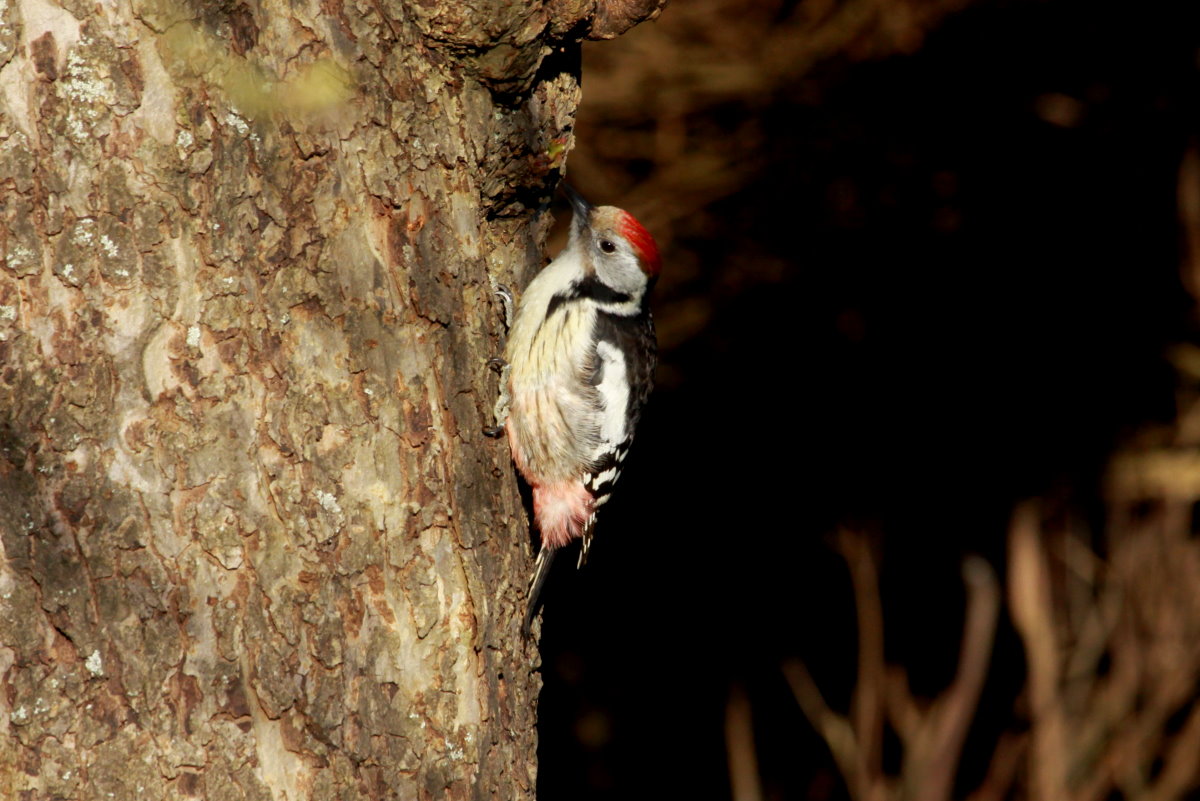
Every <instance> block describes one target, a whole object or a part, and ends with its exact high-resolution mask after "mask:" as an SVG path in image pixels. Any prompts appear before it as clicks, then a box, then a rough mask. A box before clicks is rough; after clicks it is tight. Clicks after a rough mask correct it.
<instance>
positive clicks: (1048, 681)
mask: <svg viewBox="0 0 1200 801" xmlns="http://www.w3.org/2000/svg"><path fill="white" fill-rule="evenodd" d="M1113 465H1114V466H1113V475H1112V481H1111V482H1110V484H1111V487H1112V490H1111V497H1112V507H1111V509H1110V520H1111V521H1112V524H1111V528H1110V532H1109V536H1108V537H1107V541H1106V543H1105V549H1106V550H1107V554H1108V556H1107V558H1106V559H1102V558H1101V557H1100V556H1099V555H1097V553H1096V552H1095V551H1093V549H1092V548H1091V547H1090V546H1089V545H1088V544H1087V542H1086V541H1085V538H1084V535H1083V533H1082V532H1081V531H1080V530H1078V529H1079V527H1078V526H1074V525H1072V524H1071V523H1069V522H1067V523H1061V524H1060V525H1057V526H1055V527H1054V528H1052V529H1051V528H1048V527H1047V526H1046V525H1045V523H1044V521H1043V520H1042V518H1041V516H1040V514H1039V510H1038V506H1037V504H1035V503H1032V502H1030V503H1026V504H1023V505H1022V506H1020V507H1019V508H1018V509H1017V510H1016V513H1015V514H1014V516H1013V522H1012V527H1011V531H1010V537H1009V542H1010V550H1009V565H1008V598H1009V609H1010V613H1011V615H1012V619H1013V622H1014V623H1015V625H1016V628H1017V631H1018V633H1019V634H1020V637H1021V641H1022V643H1023V645H1024V648H1025V657H1026V667H1027V684H1026V688H1025V692H1024V693H1023V696H1022V699H1021V704H1020V705H1021V707H1023V708H1024V710H1025V711H1024V715H1025V716H1026V717H1027V718H1028V723H1029V725H1028V729H1027V730H1025V731H1012V732H1008V733H1006V734H1005V735H1004V736H1002V737H1001V738H1000V739H999V742H998V744H997V746H996V748H995V751H994V752H993V755H992V759H991V767H990V769H989V771H988V773H987V776H986V778H985V779H984V781H983V783H982V785H981V786H980V787H979V788H978V789H977V790H976V791H975V792H974V793H973V794H972V795H971V799H972V801H999V800H1000V799H1004V798H1010V797H1016V798H1022V799H1030V800H1031V801H1066V800H1067V799H1070V801H1103V800H1104V799H1111V798H1122V799H1128V800H1129V801H1167V799H1178V798H1183V797H1185V796H1187V794H1188V793H1189V792H1192V791H1195V789H1196V788H1197V787H1198V786H1200V783H1198V778H1200V776H1198V772H1197V767H1198V761H1197V758H1196V755H1197V754H1200V704H1197V702H1196V696H1197V690H1198V689H1200V543H1198V542H1197V541H1196V540H1195V538H1194V537H1193V536H1192V535H1191V533H1190V530H1189V526H1188V525H1187V524H1188V523H1189V522H1190V514H1191V508H1192V504H1193V503H1196V502H1200V482H1195V481H1193V482H1192V483H1191V485H1190V486H1191V492H1190V494H1189V495H1188V496H1187V499H1185V500H1184V501H1183V503H1182V505H1180V503H1181V502H1180V497H1181V495H1180V490H1181V487H1180V486H1178V485H1177V484H1176V485H1173V486H1159V487H1157V488H1154V487H1153V486H1152V485H1153V481H1154V479H1153V478H1152V477H1153V476H1155V475H1158V476H1166V475H1168V473H1164V472H1161V471H1158V470H1156V468H1155V467H1154V458H1153V454H1142V455H1141V456H1137V455H1134V454H1124V455H1122V456H1121V457H1120V458H1118V459H1116V460H1115V461H1114V463H1113ZM1131 487H1136V488H1138V489H1137V490H1136V491H1135V492H1133V493H1132V494H1131V493H1130V492H1129V490H1130V488H1131ZM1171 497H1174V498H1175V500H1174V501H1172V500H1168V498H1171ZM1147 504H1150V505H1152V506H1153V511H1146V509H1147ZM837 544H838V550H839V551H840V552H841V554H842V555H843V557H844V558H845V559H846V562H847V564H848V565H849V566H850V574H851V577H852V582H853V586H854V597H855V603H856V605H857V608H858V626H859V666H858V679H857V683H856V686H855V688H854V692H853V698H852V701H851V713H850V714H849V715H848V716H847V715H842V714H839V713H838V712H835V711H834V710H833V709H832V708H831V707H830V705H829V703H828V702H827V701H826V699H825V697H824V695H823V694H822V692H821V690H820V688H819V687H818V686H817V683H816V682H815V681H814V680H813V678H812V676H811V675H810V674H809V672H808V670H807V668H805V666H804V664H803V663H801V662H799V661H792V662H789V663H787V664H786V665H785V666H784V675H785V676H786V678H787V681H788V683H789V685H790V686H791V688H792V691H793V693H794V694H795V697H796V700H797V702H798V703H799V705H800V707H801V709H802V710H803V712H804V715H805V717H807V718H808V720H809V721H810V722H811V723H812V725H813V727H814V728H815V729H816V730H817V732H818V733H819V734H820V735H821V737H822V738H823V739H824V740H825V742H826V743H827V744H828V746H829V749H830V752H831V754H832V755H833V758H834V762H835V763H836V764H837V767H838V769H839V771H840V772H841V774H842V776H843V778H844V780H845V782H846V787H847V791H848V793H849V795H850V797H851V798H852V799H855V801H888V800H889V799H920V801H943V800H944V799H950V798H951V797H952V794H953V791H954V787H955V779H956V776H957V774H958V768H959V760H960V758H961V756H962V753H963V744H964V741H965V739H966V736H967V732H968V730H969V728H970V725H971V722H972V719H973V718H974V715H975V711H976V707H977V704H978V701H979V697H980V693H981V691H982V688H983V683H984V679H985V678H986V676H987V671H988V665H989V663H990V661H991V652H992V645H993V642H994V637H995V631H996V622H997V618H998V616H999V611H1000V591H999V587H998V584H997V581H996V578H995V575H994V573H993V571H992V570H991V568H990V567H989V566H988V565H987V563H986V562H985V561H984V560H982V559H979V558H977V557H971V558H969V559H968V560H967V561H966V562H965V563H964V565H963V577H964V581H965V582H966V588H967V611H966V619H965V622H964V625H963V639H962V646H961V650H960V654H959V662H958V670H957V674H956V675H955V678H954V680H953V682H952V683H951V684H950V686H949V687H947V688H946V690H944V691H943V692H942V693H941V695H939V696H938V697H937V698H936V699H934V700H933V701H932V702H931V703H924V702H922V701H919V700H918V699H916V698H914V697H913V695H912V693H911V692H910V690H909V687H908V680H907V676H906V674H905V672H904V670H903V669H902V668H900V667H890V668H889V667H887V666H885V664H884V660H883V618H882V606H881V603H880V592H879V577H878V575H877V569H876V564H877V555H876V549H875V547H874V546H873V545H872V544H871V543H870V541H869V540H868V539H867V538H866V537H864V536H862V535H861V534H856V533H850V532H843V533H842V534H841V535H840V536H839V538H838V542H837ZM745 715H746V716H747V718H748V715H749V712H748V710H746V711H745ZM885 727H888V728H890V730H891V731H892V732H894V733H895V735H896V736H897V738H898V740H899V742H900V746H901V751H902V759H901V770H900V775H899V776H892V775H889V774H888V773H887V771H886V770H885V768H884V759H883V753H882V751H883V749H882V742H883V739H884V733H885ZM1014 782H1015V786H1014Z"/></svg>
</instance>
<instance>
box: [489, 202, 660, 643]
mask: <svg viewBox="0 0 1200 801" xmlns="http://www.w3.org/2000/svg"><path fill="white" fill-rule="evenodd" d="M563 186H564V189H565V191H566V194H567V197H568V199H569V200H570V203H571V207H572V212H573V217H572V220H571V229H570V236H569V239H568V241H567V247H566V249H564V250H563V251H562V252H561V253H560V254H559V255H558V257H557V258H555V259H554V260H553V261H552V262H550V264H549V265H547V266H546V267H545V268H544V269H543V270H542V271H541V272H540V273H538V275H537V276H536V277H534V279H533V280H532V281H530V282H529V285H528V286H527V287H526V288H525V292H524V293H523V295H522V297H521V298H520V302H519V303H518V304H517V310H516V315H515V318H514V319H513V321H512V325H511V328H510V330H509V337H508V343H507V346H506V347H505V351H504V356H505V358H504V362H506V365H505V366H504V368H503V370H502V376H503V377H502V380H501V387H502V390H501V399H500V400H499V401H498V402H497V407H496V419H497V423H498V426H497V428H494V429H490V430H489V431H490V433H493V434H494V435H497V436H498V435H499V434H500V433H501V428H500V427H499V426H501V425H502V426H503V429H502V430H503V432H505V433H507V435H508V443H509V448H510V449H511V451H512V458H513V462H514V463H515V464H516V466H517V469H518V470H519V471H520V473H521V475H522V476H524V478H525V480H526V482H528V484H529V486H530V488H531V489H532V490H533V517H534V523H535V525H536V527H537V529H538V531H539V533H540V535H541V549H540V551H539V552H538V556H537V562H536V563H535V566H534V572H533V577H532V579H531V580H530V584H529V601H528V606H527V608H526V613H525V623H524V627H523V628H524V631H525V633H526V634H528V633H529V627H530V624H531V623H532V622H533V617H534V615H535V614H536V612H537V601H538V596H539V595H540V593H541V590H542V585H543V584H544V583H545V581H546V576H547V575H549V572H550V565H551V563H552V562H553V560H554V555H555V553H556V552H557V551H558V549H559V548H561V547H563V546H564V545H566V544H567V543H569V542H570V541H571V540H574V539H579V540H581V547H580V553H579V564H580V565H582V564H583V562H584V560H585V559H586V558H587V553H588V549H589V548H590V547H591V543H592V530H593V528H594V526H595V523H596V511H597V510H598V509H599V508H600V507H601V506H603V505H604V503H605V502H606V501H607V500H608V498H609V494H610V493H611V492H612V488H613V485H614V484H616V482H617V478H618V477H619V476H620V474H621V466H622V463H623V462H624V460H625V455H626V453H627V452H628V450H629V446H630V443H632V441H633V434H634V429H635V428H636V427H637V422H638V418H639V416H640V415H641V411H642V407H643V405H644V404H645V402H646V399H647V397H649V395H650V391H651V389H652V387H653V382H654V365H655V361H656V358H657V350H658V346H657V342H656V340H655V336H654V320H653V318H652V317H651V315H650V307H649V303H648V301H649V294H650V290H651V289H652V288H653V287H654V284H655V281H656V280H657V279H658V274H659V270H660V268H661V266H662V263H661V261H660V259H659V255H658V247H657V246H656V245H655V243H654V238H653V237H652V236H650V234H649V233H648V232H647V231H646V229H645V228H643V227H642V225H641V223H639V222H638V221H637V220H636V219H634V218H633V216H632V215H631V214H629V213H628V212H626V211H623V210H621V209H618V208H614V207H612V206H600V207H594V206H592V205H591V204H589V203H588V202H587V201H586V200H584V199H583V198H582V197H581V196H580V195H579V194H578V193H577V192H575V191H574V190H573V189H571V188H570V187H568V186H566V185H565V184H564V185H563Z"/></svg>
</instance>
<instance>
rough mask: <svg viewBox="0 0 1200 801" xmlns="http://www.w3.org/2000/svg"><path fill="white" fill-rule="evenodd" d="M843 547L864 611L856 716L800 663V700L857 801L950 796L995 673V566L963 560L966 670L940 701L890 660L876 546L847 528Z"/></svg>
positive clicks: (791, 668) (793, 671) (789, 673)
mask: <svg viewBox="0 0 1200 801" xmlns="http://www.w3.org/2000/svg"><path fill="white" fill-rule="evenodd" d="M837 544H838V550H839V551H840V552H841V554H842V556H843V557H844V558H845V560H846V563H847V564H848V565H849V567H850V575H851V579H852V582H853V585H854V598H855V604H856V607H857V609H858V637H859V665H858V681H857V684H856V686H855V688H854V694H853V698H852V701H851V714H850V716H849V717H845V716H842V715H840V714H838V713H836V712H834V711H833V710H832V709H831V708H830V706H829V704H828V703H827V702H826V701H825V698H824V696H823V695H822V693H821V691H820V688H819V687H818V686H817V684H816V682H815V681H814V680H813V678H812V676H811V675H810V674H809V672H808V670H807V668H805V666H804V664H803V663H802V662H800V661H798V660H797V661H792V662H789V663H787V664H786V665H785V666H784V668H783V670H784V675H785V677H786V678H787V680H788V684H789V685H790V686H791V688H792V692H793V693H794V694H795V696H796V701H797V702H798V703H799V704H800V708H801V709H802V710H803V711H804V714H805V716H806V717H807V718H808V719H809V721H811V722H812V724H813V726H814V727H815V728H816V729H817V731H818V732H819V733H820V734H821V736H822V737H824V739H825V741H826V743H828V745H829V749H830V751H831V752H832V753H833V757H834V760H835V762H836V763H837V765H838V769H839V770H840V771H841V773H842V776H843V777H844V778H845V781H846V785H847V788H848V790H849V793H850V797H851V798H853V799H855V801H886V799H900V798H911V799H921V801H942V800H943V799H949V798H950V797H951V792H952V790H953V788H954V778H955V776H956V774H957V771H958V761H959V758H960V756H961V754H962V748H963V743H964V741H965V739H966V735H967V730H968V728H969V727H970V723H971V720H972V719H973V717H974V715H975V708H976V705H977V704H978V702H979V695H980V692H981V691H982V689H983V682H984V679H985V678H986V677H987V669H988V664H989V662H990V660H991V653H992V644H993V642H994V640H995V633H996V620H997V617H998V615H999V611H1000V590H999V585H998V584H997V581H996V577H995V574H994V573H993V571H992V569H991V567H989V566H988V564H987V562H985V561H984V560H983V559H980V558H978V557H970V558H968V559H967V560H966V562H965V563H964V564H963V579H964V581H965V582H966V587H967V614H966V619H965V621H964V624H963V640H962V647H961V651H960V654H959V662H958V671H957V673H956V675H955V677H954V681H953V682H952V683H951V685H950V686H949V687H948V688H947V689H946V690H945V691H944V692H943V693H942V694H941V695H940V696H939V697H938V698H936V699H935V700H934V701H933V702H932V703H930V704H923V703H921V702H919V701H918V700H917V699H916V698H914V697H913V695H912V693H911V692H910V691H909V688H908V680H907V677H906V675H905V673H904V671H903V669H901V668H898V667H894V668H890V669H889V668H887V666H886V665H885V664H884V657H883V608H882V604H881V601H880V593H879V576H878V570H877V568H876V559H877V557H876V554H875V549H874V548H873V546H872V545H871V543H870V542H869V540H868V539H867V538H866V537H864V536H863V535H861V534H858V533H853V532H846V531H844V532H842V533H841V534H840V535H839V537H838V541H837ZM885 722H886V723H887V724H888V725H889V726H890V727H891V729H892V730H893V731H894V732H895V733H896V735H897V736H898V737H899V739H900V741H901V743H902V745H903V750H904V758H903V765H902V771H901V775H900V776H899V777H893V776H889V775H888V774H887V772H886V771H885V769H884V760H883V737H884V725H885Z"/></svg>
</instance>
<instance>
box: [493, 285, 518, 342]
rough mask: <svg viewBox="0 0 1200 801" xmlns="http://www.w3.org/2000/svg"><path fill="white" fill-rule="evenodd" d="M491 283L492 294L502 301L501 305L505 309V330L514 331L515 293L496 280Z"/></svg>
mask: <svg viewBox="0 0 1200 801" xmlns="http://www.w3.org/2000/svg"><path fill="white" fill-rule="evenodd" d="M491 281H492V294H493V295H495V296H496V297H497V298H499V299H500V305H501V306H503V307H504V330H505V331H509V330H511V329H512V324H513V293H512V290H511V289H509V288H508V287H506V286H505V285H504V284H497V283H496V280H495V279H494V278H493V279H491Z"/></svg>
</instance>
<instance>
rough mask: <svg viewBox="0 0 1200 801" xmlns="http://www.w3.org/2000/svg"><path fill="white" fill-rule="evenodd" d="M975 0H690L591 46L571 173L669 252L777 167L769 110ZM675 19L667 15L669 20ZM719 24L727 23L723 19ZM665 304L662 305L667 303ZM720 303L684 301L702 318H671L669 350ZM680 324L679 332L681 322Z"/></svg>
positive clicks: (909, 44) (683, 277)
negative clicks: (812, 78) (829, 66)
mask: <svg viewBox="0 0 1200 801" xmlns="http://www.w3.org/2000/svg"><path fill="white" fill-rule="evenodd" d="M970 2H971V0H843V1H842V2H835V0H807V2H802V3H800V2H795V1H794V0H776V2H758V3H749V4H747V3H745V2H741V0H689V2H686V3H675V4H673V5H672V6H670V8H669V11H668V13H667V14H666V15H664V18H663V20H660V21H658V22H655V23H651V24H647V25H642V26H641V27H639V28H637V29H636V30H634V31H632V32H630V33H629V34H628V35H627V36H625V37H624V38H623V39H621V40H620V41H619V42H618V43H616V45H615V46H606V47H589V48H586V49H585V53H584V70H583V74H584V76H585V77H584V85H583V91H584V102H583V104H582V105H581V107H580V117H579V122H578V126H577V141H578V147H577V148H576V150H575V151H574V152H573V153H572V155H571V161H570V178H571V180H572V182H574V183H576V184H577V185H579V186H585V187H587V189H588V191H589V192H590V193H591V194H592V195H594V196H595V197H600V198H608V199H610V200H611V201H612V202H617V201H618V200H619V203H620V205H621V206H622V207H623V208H626V209H629V210H630V211H631V212H632V213H633V214H634V215H635V216H636V217H637V218H638V219H639V220H641V221H642V222H643V223H644V224H645V225H646V226H647V227H648V228H649V229H650V230H652V231H653V232H654V235H655V237H656V238H657V240H658V242H659V246H660V247H661V248H663V249H664V250H670V249H671V248H672V241H673V240H674V239H675V238H676V237H677V236H679V235H681V234H682V233H685V231H684V230H683V228H682V227H681V226H682V224H686V225H687V226H688V227H689V229H690V230H692V231H696V230H704V229H705V228H710V229H711V226H706V225H705V220H706V218H707V215H709V214H711V213H712V210H711V208H710V207H711V206H712V204H713V203H714V202H715V201H717V200H720V199H722V198H726V197H729V196H731V195H733V194H735V193H736V192H737V191H739V190H742V189H745V188H746V187H747V186H749V185H750V184H751V183H752V182H753V179H754V177H755V175H756V174H758V173H760V172H762V171H763V170H764V169H766V168H767V166H768V165H767V163H766V160H767V159H768V158H769V156H770V148H769V146H768V145H769V142H770V140H771V138H772V137H774V138H776V139H778V136H779V131H777V130H776V131H774V132H772V131H771V130H768V128H769V127H770V125H771V124H772V121H771V119H770V118H769V116H767V115H764V113H763V112H764V111H765V110H766V109H768V108H769V107H771V106H772V105H773V104H774V103H776V102H777V101H778V100H779V99H780V98H781V97H787V96H792V97H793V98H794V97H795V95H796V94H797V93H799V94H801V95H804V94H805V93H807V100H808V101H809V102H816V101H817V100H818V99H819V95H820V91H819V90H818V88H817V85H818V84H817V82H806V81H805V78H806V77H807V76H809V74H810V73H811V72H813V70H814V69H815V68H816V67H818V66H819V65H821V64H822V63H825V62H828V61H830V60H832V59H835V58H840V59H843V60H846V61H850V62H859V61H868V60H873V59H881V58H885V57H887V56H890V55H895V54H897V53H912V52H914V51H916V50H917V49H919V48H920V46H921V44H922V42H923V41H924V39H925V36H926V35H927V34H928V33H929V32H930V31H931V30H933V29H934V28H935V27H937V25H938V24H939V23H940V22H941V21H942V20H943V19H944V18H945V17H946V16H947V15H948V14H950V13H952V12H954V11H957V10H959V9H961V8H964V7H965V6H967V5H969V4H970ZM664 20H665V21H664ZM714 20H720V23H719V24H714V22H713V21H714ZM695 259H696V254H690V253H688V252H687V251H686V249H680V250H679V251H678V252H675V253H673V254H672V261H671V280H672V281H673V282H674V283H676V284H677V285H682V284H686V283H687V282H688V280H689V279H691V278H694V277H695V274H696V273H697V271H698V270H699V263H698V262H697V261H696V260H695ZM771 269H774V266H773V265H772V264H771V263H770V262H769V261H768V260H759V261H755V260H747V261H746V262H745V263H744V264H743V265H741V266H740V267H739V271H738V273H737V274H732V275H729V276H726V278H728V279H729V280H739V279H740V280H741V281H744V282H745V281H754V280H758V279H761V275H756V274H755V271H756V270H757V271H759V272H760V273H761V272H762V271H763V270H771ZM660 300H661V299H660ZM709 301H710V299H709V298H705V297H691V298H688V299H686V302H687V303H688V304H690V306H695V307H697V308H695V309H693V310H692V311H693V313H691V314H680V313H665V314H663V315H661V316H662V318H663V319H664V321H665V322H666V323H667V325H666V328H665V330H660V331H659V338H660V340H661V341H662V343H663V345H664V347H666V348H670V347H671V346H672V345H673V344H675V343H678V342H681V341H684V340H686V339H687V338H689V337H690V336H691V335H692V333H694V331H695V329H697V328H699V327H700V326H701V325H703V322H704V321H705V320H707V319H708V317H709V312H708V311H707V303H708V302H709ZM676 326H678V327H676Z"/></svg>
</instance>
